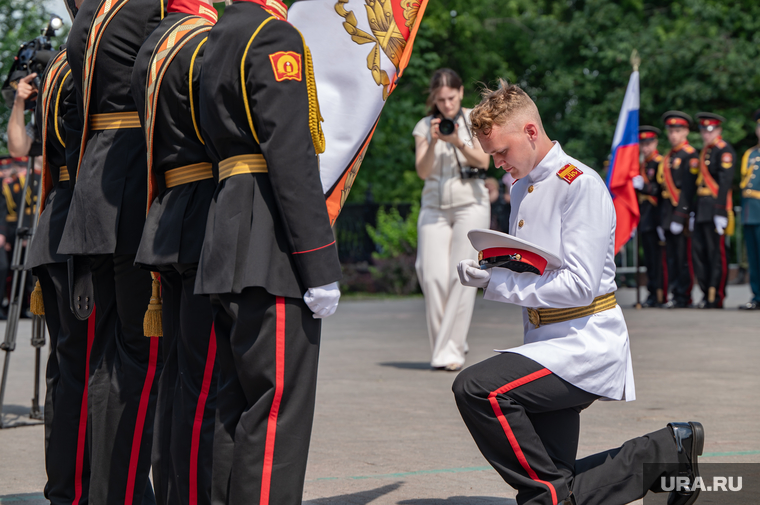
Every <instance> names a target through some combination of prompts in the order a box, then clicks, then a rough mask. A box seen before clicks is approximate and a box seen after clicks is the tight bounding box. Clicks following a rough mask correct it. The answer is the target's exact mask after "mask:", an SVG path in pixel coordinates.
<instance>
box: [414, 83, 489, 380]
mask: <svg viewBox="0 0 760 505" xmlns="http://www.w3.org/2000/svg"><path fill="white" fill-rule="evenodd" d="M463 96H464V87H463V86H462V79H460V77H459V76H458V75H457V74H456V72H454V71H453V70H451V69H447V68H442V69H439V70H436V72H435V73H434V74H433V77H432V79H431V80H430V95H429V96H428V101H427V105H428V113H429V115H428V116H426V117H424V118H422V119H421V120H420V122H419V123H417V126H415V127H414V131H413V132H412V134H413V135H414V138H415V147H416V163H415V167H416V169H417V174H418V175H419V176H420V178H422V179H423V180H424V181H425V187H424V189H423V190H422V206H421V210H420V217H419V221H418V222H417V232H418V244H417V261H416V264H415V267H416V269H417V277H418V278H419V281H420V285H421V286H422V292H423V293H424V295H425V309H426V312H427V326H428V334H429V336H430V347H431V349H432V352H433V357H432V359H431V360H430V365H431V366H432V367H433V368H435V369H445V370H449V371H458V370H461V369H462V365H464V354H465V352H466V351H467V332H468V330H469V328H470V319H471V318H472V310H473V307H474V305H475V295H476V293H477V289H475V288H471V287H467V286H462V285H461V284H460V283H459V279H458V277H457V273H456V266H457V264H458V263H459V262H460V261H461V260H463V259H467V258H470V259H476V258H477V255H478V253H477V251H475V249H473V247H472V245H471V244H470V241H469V240H468V239H467V232H468V231H470V230H471V229H473V228H487V227H488V224H489V222H490V218H491V208H490V204H489V200H488V190H487V189H486V187H485V184H484V181H483V179H484V178H485V169H487V168H488V165H489V163H490V159H489V156H488V155H487V154H485V153H484V152H483V149H481V147H480V143H479V142H478V140H477V139H476V138H474V137H473V136H472V134H471V131H470V119H469V118H470V110H469V109H463V108H462V106H461V105H462V97H463ZM442 120H444V124H443V125H441V121H442ZM445 120H450V121H453V123H454V129H453V131H451V132H449V131H447V128H446V126H447V125H446V124H445V123H446V122H445ZM448 126H449V127H450V126H451V124H450V123H449V125H448ZM449 129H450V128H449Z"/></svg>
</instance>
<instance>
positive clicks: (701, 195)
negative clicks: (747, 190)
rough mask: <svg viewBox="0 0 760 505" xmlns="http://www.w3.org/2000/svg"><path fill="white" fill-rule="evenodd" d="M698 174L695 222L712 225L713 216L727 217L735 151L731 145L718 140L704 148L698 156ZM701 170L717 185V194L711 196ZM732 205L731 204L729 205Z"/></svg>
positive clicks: (734, 168)
mask: <svg viewBox="0 0 760 505" xmlns="http://www.w3.org/2000/svg"><path fill="white" fill-rule="evenodd" d="M699 162H700V165H699V169H700V173H699V175H698V176H697V185H698V187H697V222H698V223H712V222H713V217H714V216H723V217H727V215H728V211H727V209H726V206H727V204H728V203H730V202H728V192H729V190H730V189H731V184H732V183H733V181H734V170H736V151H734V148H733V147H731V144H729V143H728V142H726V141H725V140H723V139H720V138H719V139H718V140H717V141H716V142H715V143H714V144H713V145H710V146H705V147H704V148H703V149H702V152H701V153H700V155H699ZM702 170H705V171H707V172H708V173H709V174H710V176H711V177H712V181H714V182H715V184H717V187H718V194H717V195H716V196H713V195H712V193H711V191H710V189H709V187H708V184H707V181H706V180H705V177H704V176H703V175H702V173H701V172H702ZM731 205H733V204H731Z"/></svg>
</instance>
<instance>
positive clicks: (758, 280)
mask: <svg viewBox="0 0 760 505" xmlns="http://www.w3.org/2000/svg"><path fill="white" fill-rule="evenodd" d="M752 121H753V123H754V126H755V135H757V140H758V144H757V145H756V146H755V147H753V148H751V149H747V151H746V152H745V153H744V156H742V168H741V176H742V178H741V183H740V185H739V187H740V188H741V190H742V224H743V225H744V241H745V243H746V244H747V260H748V263H749V285H750V288H751V289H752V298H751V299H750V301H748V302H747V303H745V304H743V305H740V306H739V308H740V309H742V310H758V309H760V177H758V176H760V109H758V110H756V111H755V114H754V115H753V116H752Z"/></svg>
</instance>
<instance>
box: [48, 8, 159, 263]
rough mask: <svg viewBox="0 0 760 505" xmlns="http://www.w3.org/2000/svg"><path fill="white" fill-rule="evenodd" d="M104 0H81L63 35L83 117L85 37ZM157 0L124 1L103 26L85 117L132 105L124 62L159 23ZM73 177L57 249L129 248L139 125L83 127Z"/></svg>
mask: <svg viewBox="0 0 760 505" xmlns="http://www.w3.org/2000/svg"><path fill="white" fill-rule="evenodd" d="M104 1H106V0H87V1H86V2H84V3H83V4H82V7H81V9H79V12H78V14H77V16H76V19H75V20H74V24H73V26H72V27H71V31H70V33H69V39H68V40H69V41H68V52H69V64H70V65H71V70H72V75H73V77H74V86H75V88H76V92H77V101H78V107H79V113H80V117H81V118H82V121H86V120H88V118H84V103H83V71H84V57H85V50H86V48H87V36H88V33H89V32H90V27H91V25H92V23H93V18H94V16H95V14H96V12H97V11H98V10H99V8H100V5H101V3H102V2H104ZM114 1H118V0H114ZM122 1H123V0H122ZM163 3H164V2H162V0H128V1H127V3H126V4H125V5H124V6H123V7H121V9H120V10H119V11H118V12H117V13H116V15H115V17H114V18H113V20H112V21H111V22H110V24H109V25H108V26H107V28H106V29H105V31H104V34H103V36H102V38H101V40H100V45H99V46H98V50H97V55H96V59H95V69H94V74H93V77H92V87H91V89H92V91H91V95H90V96H91V98H90V108H89V113H90V118H92V115H93V114H106V113H118V112H134V111H136V106H135V102H134V99H133V97H132V91H131V82H132V67H133V65H134V62H135V57H136V56H137V52H138V51H139V50H140V46H142V43H143V42H144V41H145V39H146V38H147V36H148V35H149V34H150V33H151V32H152V31H153V29H154V28H155V27H156V26H157V25H158V23H159V22H160V21H161V17H162V4H163ZM69 167H70V169H71V165H69ZM73 171H74V170H72V172H73ZM72 175H73V174H72ZM72 179H73V178H72ZM76 179H77V180H76V183H75V187H74V195H73V197H72V202H71V208H70V210H69V216H68V220H67V222H66V229H65V230H64V234H63V238H62V239H61V245H60V247H59V252H60V253H63V254H112V253H113V254H134V253H136V252H137V247H138V244H139V243H140V236H141V235H142V230H143V225H144V224H145V209H146V187H147V160H146V153H145V136H144V135H143V132H142V129H141V128H139V125H138V127H137V128H128V129H114V130H100V131H92V130H90V131H89V133H88V135H87V145H86V147H85V151H84V153H83V156H82V162H81V164H80V165H79V168H78V172H77V174H76Z"/></svg>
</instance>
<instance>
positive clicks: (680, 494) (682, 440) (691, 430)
mask: <svg viewBox="0 0 760 505" xmlns="http://www.w3.org/2000/svg"><path fill="white" fill-rule="evenodd" d="M668 427H669V428H670V429H671V431H672V432H673V438H674V439H675V443H676V447H677V448H678V462H679V471H678V477H687V478H688V479H689V489H691V488H692V487H694V480H695V479H696V478H697V477H699V467H698V466H697V456H701V455H702V449H704V446H705V430H704V428H702V424H700V423H697V422H688V423H670V424H668ZM699 491H700V490H699V489H695V490H693V491H687V490H683V489H678V488H676V489H675V490H673V491H671V492H670V495H669V496H668V505H691V504H692V503H694V502H695V501H697V497H698V496H699Z"/></svg>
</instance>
